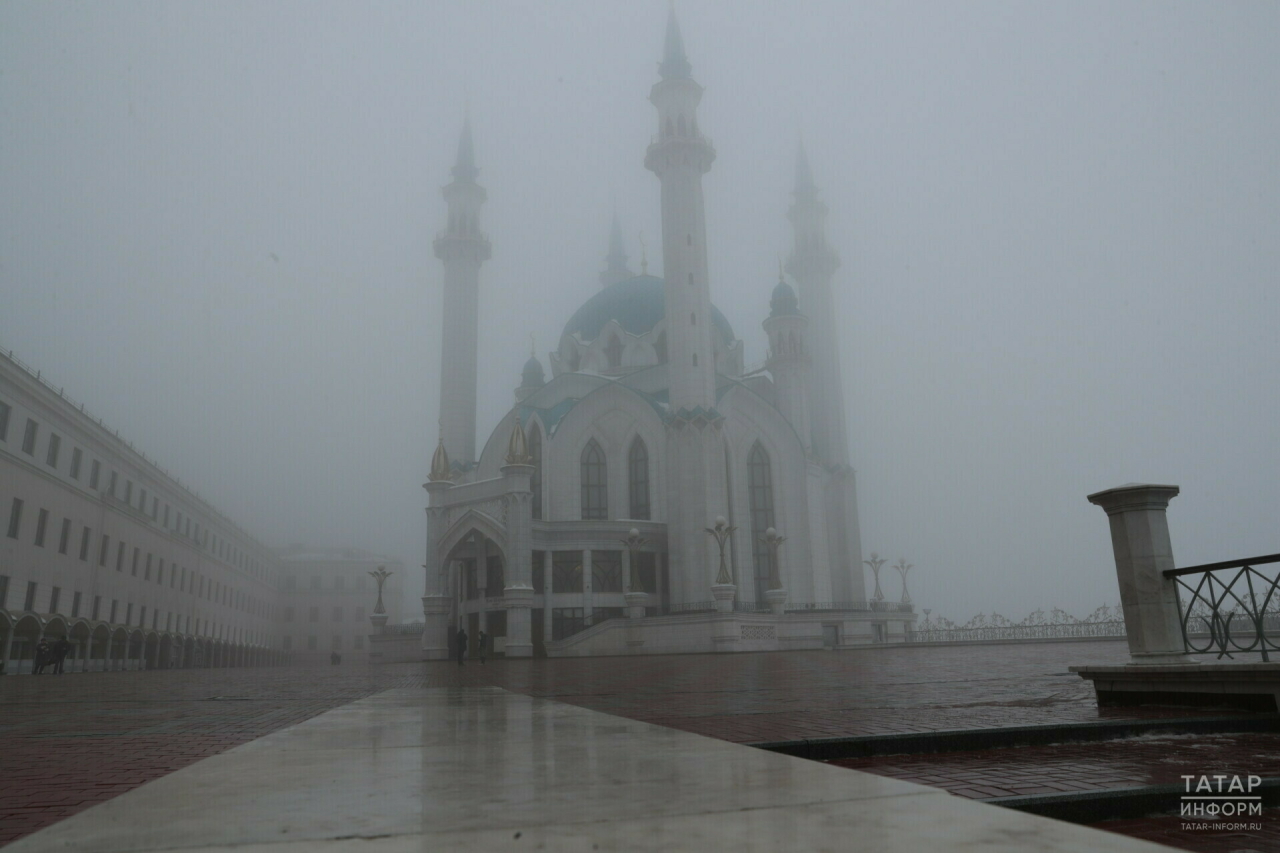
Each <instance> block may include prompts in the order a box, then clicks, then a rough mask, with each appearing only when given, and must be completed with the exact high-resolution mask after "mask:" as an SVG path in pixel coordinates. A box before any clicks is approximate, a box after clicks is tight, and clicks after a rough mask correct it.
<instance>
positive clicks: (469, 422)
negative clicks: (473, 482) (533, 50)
mask: <svg viewBox="0 0 1280 853" xmlns="http://www.w3.org/2000/svg"><path fill="white" fill-rule="evenodd" d="M479 173H480V170H479V169H477V168H476V162H475V152H474V150H473V149H472V144H471V119H470V118H469V117H468V118H467V119H466V121H464V122H463V125H462V136H461V137H460V138H459V139H458V159H457V162H456V163H455V164H454V167H453V180H452V181H451V182H450V183H449V184H448V185H447V186H446V187H445V188H444V190H443V194H444V200H445V202H446V203H447V204H448V206H449V226H448V227H447V228H446V229H445V230H444V231H443V232H441V234H440V236H438V237H436V241H435V250H436V257H437V258H439V259H440V260H441V261H443V262H444V308H443V311H442V314H443V320H444V322H443V334H442V335H441V339H442V344H441V347H442V349H441V355H440V437H441V438H442V439H443V440H444V443H445V444H446V445H448V447H449V449H450V450H451V451H452V452H453V455H454V456H453V458H454V460H455V461H457V462H461V463H464V464H465V463H467V462H474V461H475V458H476V339H477V338H478V337H479V318H478V316H477V312H478V302H479V295H480V294H479V289H480V265H481V264H482V263H484V262H485V261H487V260H488V259H489V254H490V250H489V238H488V237H486V236H485V235H484V234H483V233H482V232H481V231H480V205H482V204H484V201H485V198H486V197H487V196H486V194H485V191H484V188H482V187H481V186H480V185H479V184H477V183H476V175H478V174H479Z"/></svg>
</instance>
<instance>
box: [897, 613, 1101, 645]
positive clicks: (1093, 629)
mask: <svg viewBox="0 0 1280 853" xmlns="http://www.w3.org/2000/svg"><path fill="white" fill-rule="evenodd" d="M1123 636H1125V628H1124V614H1123V612H1122V611H1121V609H1120V606H1119V605H1116V606H1114V607H1108V606H1106V605H1103V606H1102V607H1099V608H1098V609H1097V610H1095V611H1093V613H1091V614H1089V615H1088V616H1087V617H1085V618H1084V619H1077V618H1076V617H1074V616H1072V615H1071V614H1070V613H1067V612H1066V611H1064V610H1060V609H1058V608H1056V607H1055V608H1054V609H1053V610H1052V611H1050V612H1049V613H1045V612H1044V611H1043V610H1037V611H1035V612H1034V613H1032V614H1031V615H1029V616H1028V617H1027V618H1025V619H1023V620H1022V621H1020V622H1014V621H1012V620H1010V619H1007V618H1005V617H1004V616H1001V615H1000V614H999V613H992V614H991V615H990V616H987V615H985V614H982V613H979V614H978V615H977V616H975V617H973V618H972V619H970V620H969V621H968V622H966V623H965V624H963V625H957V624H956V623H954V622H952V621H951V620H950V619H944V618H942V617H940V616H939V617H936V618H934V617H932V616H930V615H928V613H927V612H926V615H925V618H924V621H922V622H918V623H916V626H915V629H914V630H913V631H912V632H911V634H910V635H909V636H908V640H909V641H910V642H913V643H972V642H980V641H991V640H1058V639H1073V638H1085V637H1099V638H1103V637H1123Z"/></svg>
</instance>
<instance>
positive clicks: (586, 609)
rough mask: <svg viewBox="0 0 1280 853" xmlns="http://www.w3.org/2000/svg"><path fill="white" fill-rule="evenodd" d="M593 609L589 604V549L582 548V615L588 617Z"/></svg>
mask: <svg viewBox="0 0 1280 853" xmlns="http://www.w3.org/2000/svg"><path fill="white" fill-rule="evenodd" d="M593 612H594V609H593V608H592V606H591V549H590V548H584V549H583V550H582V617H583V618H584V619H590V618H591V614H592V613H593Z"/></svg>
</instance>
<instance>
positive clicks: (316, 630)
mask: <svg viewBox="0 0 1280 853" xmlns="http://www.w3.org/2000/svg"><path fill="white" fill-rule="evenodd" d="M379 566H384V567H386V569H387V571H389V572H391V577H389V578H388V579H387V583H386V586H385V587H384V589H383V593H382V600H383V604H384V606H385V607H386V611H387V616H388V619H387V621H388V623H389V624H393V625H394V624H397V623H399V622H400V617H401V607H400V597H401V590H402V589H403V588H404V564H403V563H402V562H401V561H400V560H397V559H393V558H391V557H383V556H379V555H377V554H371V553H369V552H367V551H360V550H356V549H354V548H329V549H310V548H305V547H303V546H301V545H295V546H291V547H289V548H285V549H282V550H281V552H280V573H281V584H280V598H279V602H280V632H281V648H282V649H284V650H285V651H290V652H293V653H294V658H295V659H297V660H327V659H328V657H329V655H330V653H332V652H338V653H339V654H348V653H354V654H362V653H364V652H365V651H366V648H365V639H366V638H367V637H368V635H369V634H370V633H371V632H372V629H371V627H370V623H369V616H370V615H371V614H372V613H373V608H374V605H375V603H376V601H377V594H378V593H377V590H378V584H377V582H376V581H375V580H374V579H373V578H372V577H371V576H370V575H369V572H371V571H375V570H376V569H377V568H378V567H379Z"/></svg>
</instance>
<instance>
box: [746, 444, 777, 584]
mask: <svg viewBox="0 0 1280 853" xmlns="http://www.w3.org/2000/svg"><path fill="white" fill-rule="evenodd" d="M747 493H748V497H749V498H750V501H751V556H752V559H753V562H754V563H755V566H756V601H764V593H765V590H766V589H767V588H768V584H769V576H770V575H771V574H772V572H773V551H772V550H771V549H770V548H769V546H767V545H765V544H764V539H763V537H764V534H765V531H766V530H768V529H769V528H770V527H773V526H774V518H773V474H772V473H771V471H770V469H769V454H767V453H765V452H764V448H763V447H761V446H760V442H758V441H757V442H756V444H755V446H754V447H752V448H751V455H750V456H748V457H747Z"/></svg>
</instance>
